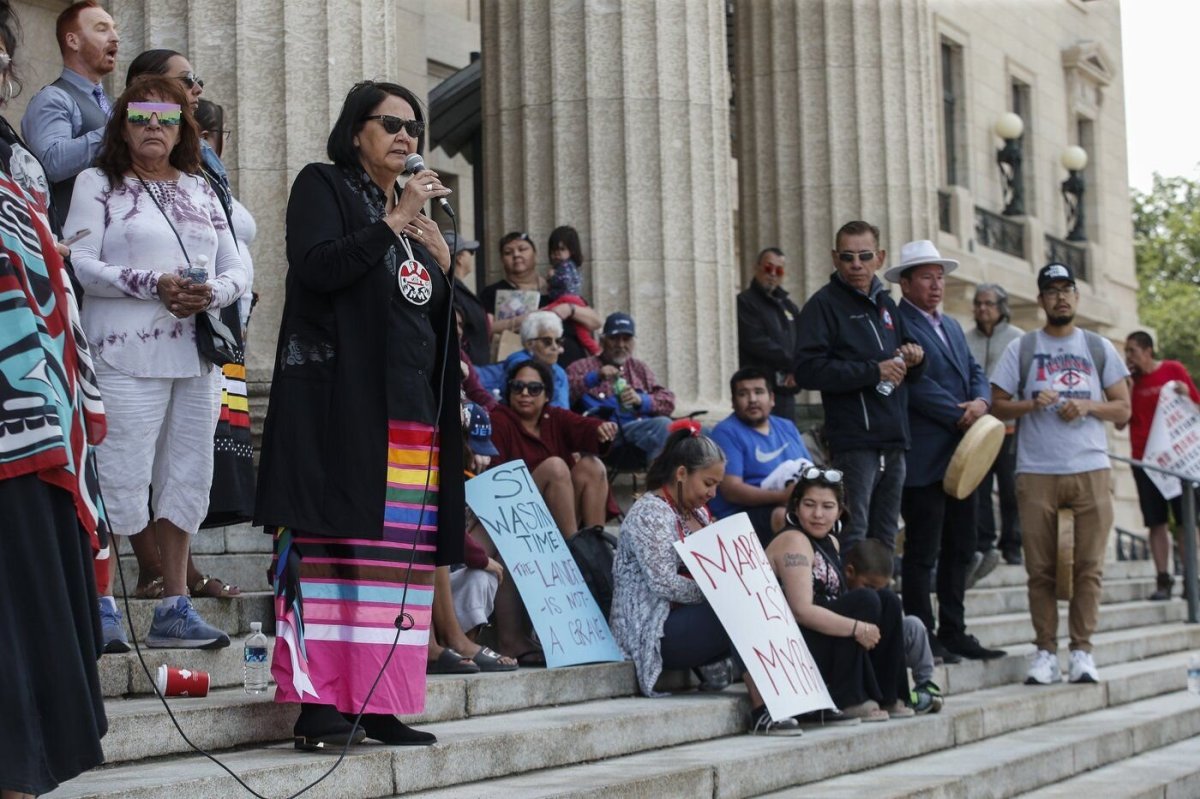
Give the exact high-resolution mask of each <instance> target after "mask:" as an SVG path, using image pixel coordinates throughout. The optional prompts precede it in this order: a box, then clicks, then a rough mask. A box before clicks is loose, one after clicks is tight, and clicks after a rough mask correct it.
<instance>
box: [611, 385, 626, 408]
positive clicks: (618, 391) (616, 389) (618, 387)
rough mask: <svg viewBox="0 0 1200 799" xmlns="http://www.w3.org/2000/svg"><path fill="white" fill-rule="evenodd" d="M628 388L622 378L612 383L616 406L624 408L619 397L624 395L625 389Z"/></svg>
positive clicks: (623, 402) (622, 401)
mask: <svg viewBox="0 0 1200 799" xmlns="http://www.w3.org/2000/svg"><path fill="white" fill-rule="evenodd" d="M627 388H629V383H628V382H627V381H626V380H625V378H623V377H618V378H617V379H616V380H615V381H614V382H613V394H615V395H616V396H617V404H618V405H620V406H621V407H622V408H624V407H625V400H623V399H621V395H622V394H624V393H625V389H627Z"/></svg>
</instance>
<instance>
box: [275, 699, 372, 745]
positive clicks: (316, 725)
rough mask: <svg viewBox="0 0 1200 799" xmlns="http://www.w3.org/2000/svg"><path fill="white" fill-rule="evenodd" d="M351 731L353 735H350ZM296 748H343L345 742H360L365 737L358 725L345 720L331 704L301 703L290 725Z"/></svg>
mask: <svg viewBox="0 0 1200 799" xmlns="http://www.w3.org/2000/svg"><path fill="white" fill-rule="evenodd" d="M351 732H353V735H351ZM292 735H293V736H294V738H295V744H296V748H297V749H303V750H305V751H308V752H320V751H325V750H333V751H337V750H340V749H344V748H345V747H346V744H347V743H354V744H358V743H362V741H363V738H366V737H367V734H366V732H364V731H363V729H362V728H361V727H360V728H359V729H357V730H355V729H354V725H353V724H351V723H350V722H348V721H346V719H344V718H343V717H342V714H341V713H339V712H338V711H337V708H335V707H333V705H314V704H310V703H307V702H306V703H302V704H301V705H300V717H299V718H298V719H296V724H295V726H294V727H292Z"/></svg>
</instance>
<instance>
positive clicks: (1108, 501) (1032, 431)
mask: <svg viewBox="0 0 1200 799" xmlns="http://www.w3.org/2000/svg"><path fill="white" fill-rule="evenodd" d="M1037 285H1038V303H1039V304H1040V305H1041V306H1042V310H1043V311H1044V312H1045V314H1046V325H1045V327H1043V328H1042V329H1041V330H1034V331H1032V332H1029V333H1026V334H1025V335H1023V336H1021V337H1020V338H1018V339H1016V340H1015V341H1012V342H1011V343H1010V344H1009V345H1008V347H1007V348H1006V349H1005V350H1004V354H1003V355H1002V356H1001V357H1000V362H999V363H997V364H996V368H995V370H994V371H993V372H992V375H991V381H992V413H993V414H995V415H996V416H997V417H999V418H1000V419H1020V422H1019V424H1018V426H1017V502H1018V506H1019V511H1020V516H1021V531H1022V536H1023V540H1022V545H1023V548H1024V550H1025V571H1026V572H1027V573H1028V575H1029V581H1028V590H1029V612H1030V615H1031V616H1032V618H1033V628H1034V636H1035V640H1034V643H1035V645H1036V646H1037V651H1035V652H1034V653H1033V655H1032V656H1031V657H1030V663H1029V672H1028V677H1027V679H1026V680H1025V682H1026V683H1028V684H1030V685H1049V684H1052V683H1057V682H1061V680H1062V672H1061V669H1060V667H1059V661H1058V654H1057V643H1058V602H1057V599H1056V593H1057V562H1058V512H1059V509H1060V508H1063V509H1067V510H1070V511H1071V512H1072V513H1073V514H1074V516H1075V524H1074V538H1075V540H1074V550H1075V554H1074V564H1073V574H1072V578H1073V584H1074V591H1073V594H1072V596H1071V613H1070V636H1071V657H1070V675H1069V677H1070V681H1071V682H1097V681H1098V680H1099V674H1098V672H1097V671H1096V663H1095V661H1094V660H1093V658H1092V642H1091V635H1092V632H1093V631H1094V630H1095V629H1096V618H1097V616H1098V615H1099V612H1100V592H1101V587H1100V578H1101V574H1102V572H1103V567H1104V553H1105V549H1106V547H1107V544H1108V535H1109V530H1111V529H1112V523H1113V508H1112V490H1111V471H1112V465H1111V464H1110V462H1109V460H1108V436H1107V433H1106V431H1105V429H1104V423H1105V422H1113V423H1115V424H1124V423H1125V422H1126V421H1128V420H1129V387H1128V385H1127V384H1126V382H1125V378H1126V377H1128V376H1129V370H1128V369H1126V368H1125V363H1124V362H1123V361H1122V359H1121V357H1120V356H1119V355H1118V354H1117V351H1116V349H1115V348H1114V347H1113V345H1112V343H1111V342H1110V341H1109V340H1108V339H1106V338H1104V337H1103V336H1100V335H1098V334H1096V333H1093V332H1091V331H1089V330H1083V329H1082V328H1079V327H1076V325H1075V310H1076V308H1077V307H1078V305H1079V290H1078V288H1077V287H1076V285H1075V273H1074V272H1073V271H1072V270H1071V267H1069V266H1067V265H1066V264H1061V263H1050V264H1046V265H1045V266H1043V267H1042V268H1041V270H1040V271H1039V272H1038V276H1037Z"/></svg>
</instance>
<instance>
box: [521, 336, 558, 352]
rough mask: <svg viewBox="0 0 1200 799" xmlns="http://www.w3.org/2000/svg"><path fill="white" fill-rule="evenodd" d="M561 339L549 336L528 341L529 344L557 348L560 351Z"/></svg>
mask: <svg viewBox="0 0 1200 799" xmlns="http://www.w3.org/2000/svg"><path fill="white" fill-rule="evenodd" d="M563 341H564V340H563V339H561V338H551V337H550V336H539V337H538V338H531V339H529V343H531V344H541V345H542V346H543V347H558V348H559V349H560V350H561V349H562V347H563Z"/></svg>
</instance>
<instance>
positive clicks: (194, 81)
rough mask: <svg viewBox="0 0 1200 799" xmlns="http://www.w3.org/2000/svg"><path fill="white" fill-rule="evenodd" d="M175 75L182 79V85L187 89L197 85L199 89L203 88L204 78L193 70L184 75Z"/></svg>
mask: <svg viewBox="0 0 1200 799" xmlns="http://www.w3.org/2000/svg"><path fill="white" fill-rule="evenodd" d="M175 77H176V78H178V79H179V80H181V81H183V85H184V86H187V87H188V88H189V89H194V88H196V87H197V86H199V87H200V88H201V89H203V88H204V78H201V77H200V76H199V75H197V74H196V73H195V72H189V73H188V74H186V75H176V76H175Z"/></svg>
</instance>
